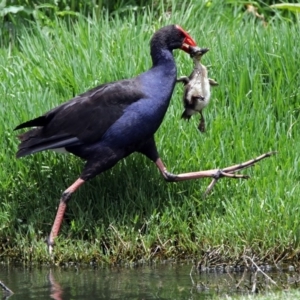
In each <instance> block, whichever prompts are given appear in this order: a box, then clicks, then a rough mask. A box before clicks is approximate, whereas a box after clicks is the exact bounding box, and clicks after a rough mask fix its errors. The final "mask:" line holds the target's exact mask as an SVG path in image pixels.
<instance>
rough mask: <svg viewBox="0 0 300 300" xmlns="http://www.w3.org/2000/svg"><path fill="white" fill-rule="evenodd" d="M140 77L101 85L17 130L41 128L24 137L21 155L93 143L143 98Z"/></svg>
mask: <svg viewBox="0 0 300 300" xmlns="http://www.w3.org/2000/svg"><path fill="white" fill-rule="evenodd" d="M143 97H144V95H143V93H142V91H141V89H140V86H139V80H138V78H135V79H130V80H121V81H116V82H112V83H108V84H103V85H100V86H98V87H96V88H94V89H92V90H89V91H87V92H85V93H83V94H81V95H79V96H77V97H75V98H73V99H71V100H69V101H68V102H66V103H64V104H62V105H60V106H58V107H56V108H54V109H52V110H50V111H49V112H47V113H46V114H44V115H43V116H41V117H38V118H36V119H33V120H30V121H28V122H25V123H22V124H20V125H19V126H17V127H16V128H15V130H17V129H21V128H26V127H32V126H37V127H39V128H35V129H32V130H30V131H27V132H25V133H23V134H21V135H20V140H21V144H20V145H19V151H20V150H21V149H26V148H28V147H30V150H28V151H26V150H23V153H22V154H21V153H18V154H17V156H24V155H27V154H30V153H34V152H37V151H42V150H46V149H51V148H56V147H58V146H59V147H66V146H70V145H74V144H79V143H93V142H96V141H98V140H100V139H101V137H102V136H103V134H104V133H105V132H106V130H107V129H108V128H109V127H110V126H111V125H112V124H114V123H115V121H116V120H117V119H119V118H120V117H121V116H122V115H123V113H124V109H125V108H126V107H127V106H129V105H130V104H132V103H134V102H136V101H138V100H139V99H141V98H143Z"/></svg>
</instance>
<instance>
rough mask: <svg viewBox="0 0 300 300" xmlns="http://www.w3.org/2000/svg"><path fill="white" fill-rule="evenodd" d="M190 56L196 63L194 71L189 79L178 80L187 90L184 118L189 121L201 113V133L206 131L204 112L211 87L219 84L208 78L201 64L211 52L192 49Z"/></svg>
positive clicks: (184, 97)
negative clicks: (202, 59)
mask: <svg viewBox="0 0 300 300" xmlns="http://www.w3.org/2000/svg"><path fill="white" fill-rule="evenodd" d="M190 48H191V52H190V55H191V57H192V59H193V61H194V70H193V72H192V73H191V75H190V76H189V77H187V76H184V77H180V78H179V79H177V82H183V84H184V86H185V89H184V95H183V105H184V108H185V110H184V112H183V114H182V116H181V117H182V118H184V119H189V118H190V117H191V116H192V115H193V114H195V113H197V112H199V113H200V115H201V119H200V124H199V126H198V128H199V130H200V131H201V132H204V131H205V120H204V117H203V114H202V110H203V108H204V107H206V106H207V105H208V103H209V100H210V86H211V85H212V86H214V85H218V83H217V82H216V81H214V80H212V79H210V78H208V73H207V68H206V67H205V66H204V65H202V64H201V62H200V61H201V58H202V56H203V55H204V54H205V53H206V52H207V51H208V50H209V49H208V48H198V47H190Z"/></svg>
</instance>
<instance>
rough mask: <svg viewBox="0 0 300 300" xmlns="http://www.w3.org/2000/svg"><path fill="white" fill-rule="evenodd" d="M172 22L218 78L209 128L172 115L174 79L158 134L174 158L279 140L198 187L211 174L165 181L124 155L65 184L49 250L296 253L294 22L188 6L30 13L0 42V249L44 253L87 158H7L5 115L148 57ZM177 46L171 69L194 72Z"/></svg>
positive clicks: (227, 154) (188, 164)
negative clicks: (92, 13) (237, 175)
mask: <svg viewBox="0 0 300 300" xmlns="http://www.w3.org/2000/svg"><path fill="white" fill-rule="evenodd" d="M220 9H221V8H220ZM170 23H178V24H180V25H181V26H182V27H184V28H185V29H187V30H188V31H189V32H190V33H191V35H192V36H193V37H194V38H195V39H196V41H197V43H198V44H199V45H200V46H207V47H209V48H210V49H211V51H210V52H209V53H208V54H207V55H206V56H205V57H204V59H203V63H204V64H206V65H211V67H210V77H212V78H214V79H216V80H217V81H218V82H219V87H217V88H215V89H214V90H213V96H212V102H211V104H210V106H209V107H208V108H207V109H206V111H205V116H206V121H207V132H206V133H205V134H199V132H198V130H197V125H198V122H199V118H198V117H194V118H193V119H192V120H191V121H190V122H189V123H187V122H184V121H183V120H180V115H181V113H182V103H181V96H182V87H181V86H177V87H176V89H175V91H174V94H173V99H172V102H171V105H170V108H169V110H168V112H167V115H166V117H165V119H164V122H163V124H162V126H161V128H160V129H159V131H158V132H157V134H156V139H157V144H158V148H159V150H160V154H161V157H162V159H163V161H164V162H165V164H166V165H167V166H168V168H169V170H170V171H172V172H174V173H179V172H187V171H195V170H205V169H211V168H215V167H225V166H228V165H231V164H234V163H238V162H242V161H245V160H248V159H250V158H252V157H255V156H258V155H259V154H261V153H264V152H267V151H270V150H277V151H278V154H277V155H276V157H272V158H269V159H267V160H265V161H262V162H261V163H259V164H258V165H257V166H256V167H254V168H252V169H249V170H248V171H247V173H248V174H249V175H251V177H252V178H251V179H250V180H248V181H241V180H227V179H222V180H221V181H220V182H219V183H218V184H217V186H216V187H215V188H214V190H213V193H212V194H211V195H210V196H209V197H207V198H206V199H203V198H202V193H203V192H204V190H205V188H206V186H207V185H208V184H209V181H208V180H197V181H191V182H184V183H177V184H167V183H165V182H164V181H163V179H162V178H161V177H160V175H159V172H158V171H157V169H156V168H155V166H154V165H153V164H152V163H151V162H149V161H147V160H146V159H145V158H143V157H141V156H140V155H137V154H135V155H132V156H131V157H129V158H127V159H126V160H124V161H122V162H121V163H119V164H118V165H117V166H116V167H114V168H113V169H112V170H111V171H108V172H106V173H105V174H102V175H100V176H98V177H97V178H96V179H94V180H92V181H91V182H89V183H87V184H86V186H84V187H83V188H82V189H81V190H80V191H79V192H78V193H77V194H76V195H74V198H73V199H72V201H71V202H70V205H69V208H68V211H67V218H66V220H65V222H64V225H63V228H62V232H61V235H60V237H59V239H58V240H57V246H56V248H55V252H56V259H57V260H58V261H66V260H80V261H89V260H91V259H94V260H96V261H98V262H110V263H113V262H116V261H120V260H126V261H128V260H129V261H136V260H139V259H160V258H183V257H186V256H194V257H195V258H197V259H200V258H201V257H203V255H204V253H208V252H210V253H212V252H211V251H212V250H213V249H217V251H215V252H214V256H213V257H214V258H216V261H227V262H233V261H234V260H236V259H237V258H239V257H240V256H241V255H242V254H243V253H245V252H246V253H247V254H248V255H250V254H254V253H255V254H256V255H257V256H258V257H260V258H262V259H263V260H269V261H272V260H273V259H277V260H280V259H283V258H284V259H286V260H287V259H297V256H298V252H299V246H300V244H299V239H300V231H299V223H300V221H299V209H298V202H299V192H300V188H299V176H300V173H299V160H300V157H299V150H298V149H300V132H299V130H298V128H299V110H300V107H299V82H300V73H299V47H298V41H299V38H300V30H299V29H300V28H299V27H300V24H299V22H298V23H297V22H296V23H290V22H288V21H286V20H279V19H278V20H275V21H274V22H273V23H269V24H268V26H266V27H265V26H263V25H262V24H261V23H260V22H259V21H256V20H254V19H252V18H251V17H244V16H242V15H239V16H236V17H234V18H233V17H232V16H229V15H224V14H223V13H222V11H216V10H210V9H209V8H203V7H198V8H197V9H196V8H193V6H189V7H186V8H184V9H182V10H181V11H178V10H176V11H175V10H174V11H170V12H169V11H168V12H165V13H163V12H162V14H161V17H160V18H155V17H154V15H153V14H152V13H151V12H150V11H146V10H145V12H144V14H138V15H136V14H134V13H132V14H129V15H128V16H127V17H125V18H123V19H121V18H118V16H115V18H114V19H110V18H108V17H107V16H104V17H103V18H101V19H90V20H86V19H84V18H82V19H81V18H79V19H78V22H74V24H70V23H69V24H68V23H66V22H63V21H59V20H57V21H53V24H52V26H48V27H40V26H38V25H36V26H35V25H32V27H31V28H30V29H26V28H24V29H22V30H21V31H20V32H21V33H20V35H19V40H18V41H15V42H12V43H11V44H10V46H9V47H7V48H6V49H4V48H2V49H0V68H1V72H0V95H1V105H0V117H1V120H2V126H1V127H0V135H1V140H0V164H1V166H2V168H1V170H0V199H1V200H0V201H1V206H0V240H1V243H0V259H3V260H6V259H20V260H33V261H47V260H48V259H49V258H48V255H47V252H46V245H45V244H44V242H43V240H44V238H45V237H46V236H47V235H48V233H49V230H50V228H51V224H52V221H53V218H54V215H55V211H56V208H57V204H58V200H59V197H60V195H61V192H62V191H63V190H64V189H65V188H66V187H67V186H68V185H70V184H71V183H72V182H73V181H74V180H75V179H76V178H77V177H78V176H79V174H80V170H81V167H82V165H83V162H82V161H80V160H79V159H77V158H75V157H72V156H64V155H59V154H56V153H52V152H45V153H38V154H36V155H34V156H30V157H26V158H23V159H20V160H16V158H15V152H16V149H17V139H16V133H15V132H13V131H12V130H13V128H14V127H15V126H16V125H18V124H19V123H21V122H23V121H25V120H28V119H30V118H33V117H35V116H38V115H40V114H42V113H44V112H45V111H47V110H49V109H50V108H52V107H54V106H57V105H58V104H60V103H62V102H64V101H65V100H67V99H69V98H72V97H73V95H75V94H78V93H81V92H83V91H85V90H87V89H88V88H91V87H94V86H95V85H97V84H100V83H103V82H107V81H113V80H117V79H121V78H127V77H132V76H135V75H137V74H138V73H140V72H142V71H145V70H147V69H148V68H149V67H150V66H151V59H150V56H149V39H150V37H151V35H152V34H153V32H154V31H155V30H156V29H158V28H160V27H161V26H163V25H166V24H170ZM175 56H176V61H177V65H178V74H179V75H182V74H189V73H190V71H191V68H192V63H191V60H190V58H189V57H188V56H187V55H186V54H184V53H182V52H181V51H177V52H176V53H175Z"/></svg>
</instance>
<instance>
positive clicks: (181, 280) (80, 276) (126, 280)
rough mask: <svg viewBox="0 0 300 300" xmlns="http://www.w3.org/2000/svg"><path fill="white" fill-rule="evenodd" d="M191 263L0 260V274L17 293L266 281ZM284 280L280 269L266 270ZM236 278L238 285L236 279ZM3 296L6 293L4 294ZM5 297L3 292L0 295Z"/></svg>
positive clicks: (195, 291)
mask: <svg viewBox="0 0 300 300" xmlns="http://www.w3.org/2000/svg"><path fill="white" fill-rule="evenodd" d="M191 268H192V265H191V264H182V265H178V264H175V265H173V264H166V265H161V264H160V265H155V266H146V267H145V266H144V267H136V268H106V269H101V268H92V267H90V268H88V267H85V268H83V267H77V268H75V267H74V266H72V267H68V268H58V267H56V268H51V269H50V268H46V267H44V268H37V267H36V268H28V267H23V266H19V267H12V266H9V267H7V266H4V265H0V279H1V280H2V281H3V282H5V284H6V285H7V286H8V287H9V288H10V289H11V290H12V291H14V293H15V294H13V295H12V296H11V297H10V298H9V300H18V299H55V300H66V299H212V298H214V297H215V296H216V295H219V296H222V295H223V296H225V295H228V294H233V293H235V294H236V293H245V292H247V291H248V292H251V288H253V282H254V281H253V280H254V279H255V284H256V287H263V286H264V285H266V284H269V285H270V283H268V282H267V281H266V277H265V276H263V275H262V274H256V275H255V276H254V273H253V272H252V273H251V272H247V273H242V272H241V273H231V274H229V273H227V274H226V273H223V274H220V273H216V272H208V273H207V272H205V273H198V272H196V271H195V269H194V270H193V272H192V274H191V275H192V276H190V272H191ZM269 275H270V276H273V277H274V276H275V277H276V280H277V282H280V280H281V281H285V282H287V274H286V273H278V272H277V273H276V275H274V274H270V273H269ZM237 283H238V285H237ZM3 296H4V298H3V299H7V297H6V296H5V294H3ZM5 297H6V298H5Z"/></svg>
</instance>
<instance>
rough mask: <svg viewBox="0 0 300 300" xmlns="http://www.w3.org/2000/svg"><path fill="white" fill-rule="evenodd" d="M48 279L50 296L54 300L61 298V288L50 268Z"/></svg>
mask: <svg viewBox="0 0 300 300" xmlns="http://www.w3.org/2000/svg"><path fill="white" fill-rule="evenodd" d="M48 280H49V283H50V298H51V299H55V300H62V295H63V289H62V287H61V285H60V284H59V283H58V282H57V281H56V280H55V278H54V275H53V272H52V270H51V269H50V272H49V275H48Z"/></svg>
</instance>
